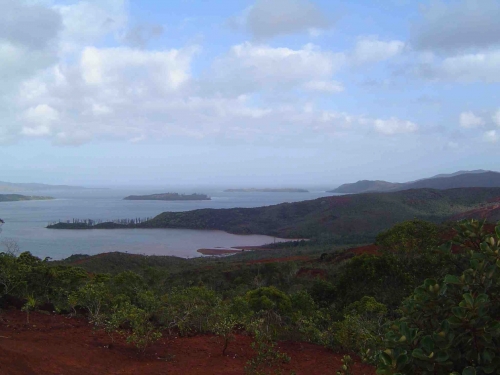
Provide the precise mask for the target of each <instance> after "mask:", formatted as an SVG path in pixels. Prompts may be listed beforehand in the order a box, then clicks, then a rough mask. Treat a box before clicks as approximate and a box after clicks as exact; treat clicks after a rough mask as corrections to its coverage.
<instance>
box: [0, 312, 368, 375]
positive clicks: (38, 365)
mask: <svg viewBox="0 0 500 375" xmlns="http://www.w3.org/2000/svg"><path fill="white" fill-rule="evenodd" d="M250 343H251V338H250V337H248V336H244V335H237V336H236V339H235V341H233V342H231V343H230V344H229V348H228V350H227V353H226V355H225V356H223V355H222V350H221V349H222V346H221V344H220V343H219V342H218V341H217V339H216V338H215V337H213V336H206V335H200V336H194V337H188V338H178V337H176V336H167V335H165V336H164V337H163V338H162V339H161V340H160V341H158V342H157V343H155V344H154V345H153V346H152V347H150V348H148V350H147V351H146V353H145V354H139V353H138V352H137V349H136V348H135V347H134V346H132V345H130V344H127V343H126V342H125V341H124V340H123V339H115V343H114V344H112V341H111V339H110V337H109V336H108V335H107V334H106V333H103V332H99V331H98V332H93V331H92V327H91V326H90V325H89V324H88V323H87V321H86V320H84V319H81V318H69V317H66V316H62V315H56V314H47V315H46V314H42V313H32V314H31V319H30V324H29V325H28V324H26V315H25V314H24V313H23V312H20V311H17V310H9V311H4V312H2V313H1V315H0V374H2V375H118V374H120V375H166V374H168V375H172V374H182V375H202V374H203V375H211V374H214V375H215V374H217V375H236V374H244V373H245V372H244V367H245V365H246V362H247V361H248V360H249V359H250V358H251V357H252V355H253V353H252V349H251V348H250ZM280 348H281V350H283V351H285V352H286V353H287V354H288V355H289V356H290V357H291V358H292V359H291V361H290V363H288V364H286V365H285V366H284V369H285V371H284V374H291V373H293V372H292V371H294V372H295V374H297V375H301V374H307V375H316V374H317V375H328V374H332V375H334V374H335V373H336V370H337V369H339V368H340V365H341V362H340V360H341V358H342V355H340V354H336V353H333V352H332V351H330V350H328V349H325V348H323V347H320V346H316V345H312V344H306V343H282V344H280ZM354 374H355V375H363V374H365V375H374V374H375V371H374V369H373V367H371V366H367V365H363V364H359V363H358V364H356V365H355V369H354Z"/></svg>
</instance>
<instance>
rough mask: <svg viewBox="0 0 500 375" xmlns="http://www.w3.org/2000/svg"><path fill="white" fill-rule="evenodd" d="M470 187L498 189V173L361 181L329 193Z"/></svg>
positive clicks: (464, 172)
mask: <svg viewBox="0 0 500 375" xmlns="http://www.w3.org/2000/svg"><path fill="white" fill-rule="evenodd" d="M470 187H500V173H499V172H494V171H485V170H474V171H458V172H455V173H451V174H439V175H436V176H433V177H430V178H424V179H421V180H417V181H410V182H404V183H398V182H388V181H381V180H376V181H372V180H361V181H358V182H355V183H351V184H343V185H341V186H339V187H338V188H337V189H334V190H331V191H329V193H343V194H359V193H381V192H395V191H401V190H409V189H438V190H444V189H455V188H470Z"/></svg>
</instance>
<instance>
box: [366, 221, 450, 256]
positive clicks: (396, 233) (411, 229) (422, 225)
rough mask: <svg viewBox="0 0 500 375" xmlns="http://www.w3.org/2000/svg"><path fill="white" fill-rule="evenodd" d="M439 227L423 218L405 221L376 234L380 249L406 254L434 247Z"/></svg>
mask: <svg viewBox="0 0 500 375" xmlns="http://www.w3.org/2000/svg"><path fill="white" fill-rule="evenodd" d="M438 229H439V227H438V226H437V225H436V224H433V223H429V222H427V221H423V220H416V219H415V220H411V221H405V222H403V223H400V224H396V225H395V226H393V227H392V228H391V229H389V230H387V231H385V232H382V233H380V234H379V235H378V236H377V239H376V244H377V245H379V246H380V247H381V248H382V250H385V251H390V252H393V253H404V254H406V255H408V256H410V255H414V254H418V253H421V252H425V251H429V250H433V249H435V248H436V247H437V246H438V245H439V243H440V239H439V231H438Z"/></svg>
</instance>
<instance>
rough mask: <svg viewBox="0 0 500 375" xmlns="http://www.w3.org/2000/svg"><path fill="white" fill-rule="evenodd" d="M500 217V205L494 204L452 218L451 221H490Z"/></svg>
mask: <svg viewBox="0 0 500 375" xmlns="http://www.w3.org/2000/svg"><path fill="white" fill-rule="evenodd" d="M498 217H500V204H492V205H489V206H486V207H481V208H476V209H474V210H470V211H467V212H462V213H460V214H457V215H455V216H453V217H452V218H451V220H463V219H487V220H488V219H489V220H494V221H495V220H497V218H498Z"/></svg>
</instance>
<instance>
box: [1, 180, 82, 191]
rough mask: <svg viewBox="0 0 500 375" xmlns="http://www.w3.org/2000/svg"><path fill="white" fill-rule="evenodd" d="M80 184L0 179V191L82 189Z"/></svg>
mask: <svg viewBox="0 0 500 375" xmlns="http://www.w3.org/2000/svg"><path fill="white" fill-rule="evenodd" d="M82 189H87V188H84V187H82V186H69V185H48V184H38V183H15V182H5V181H0V191H39V190H82Z"/></svg>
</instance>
